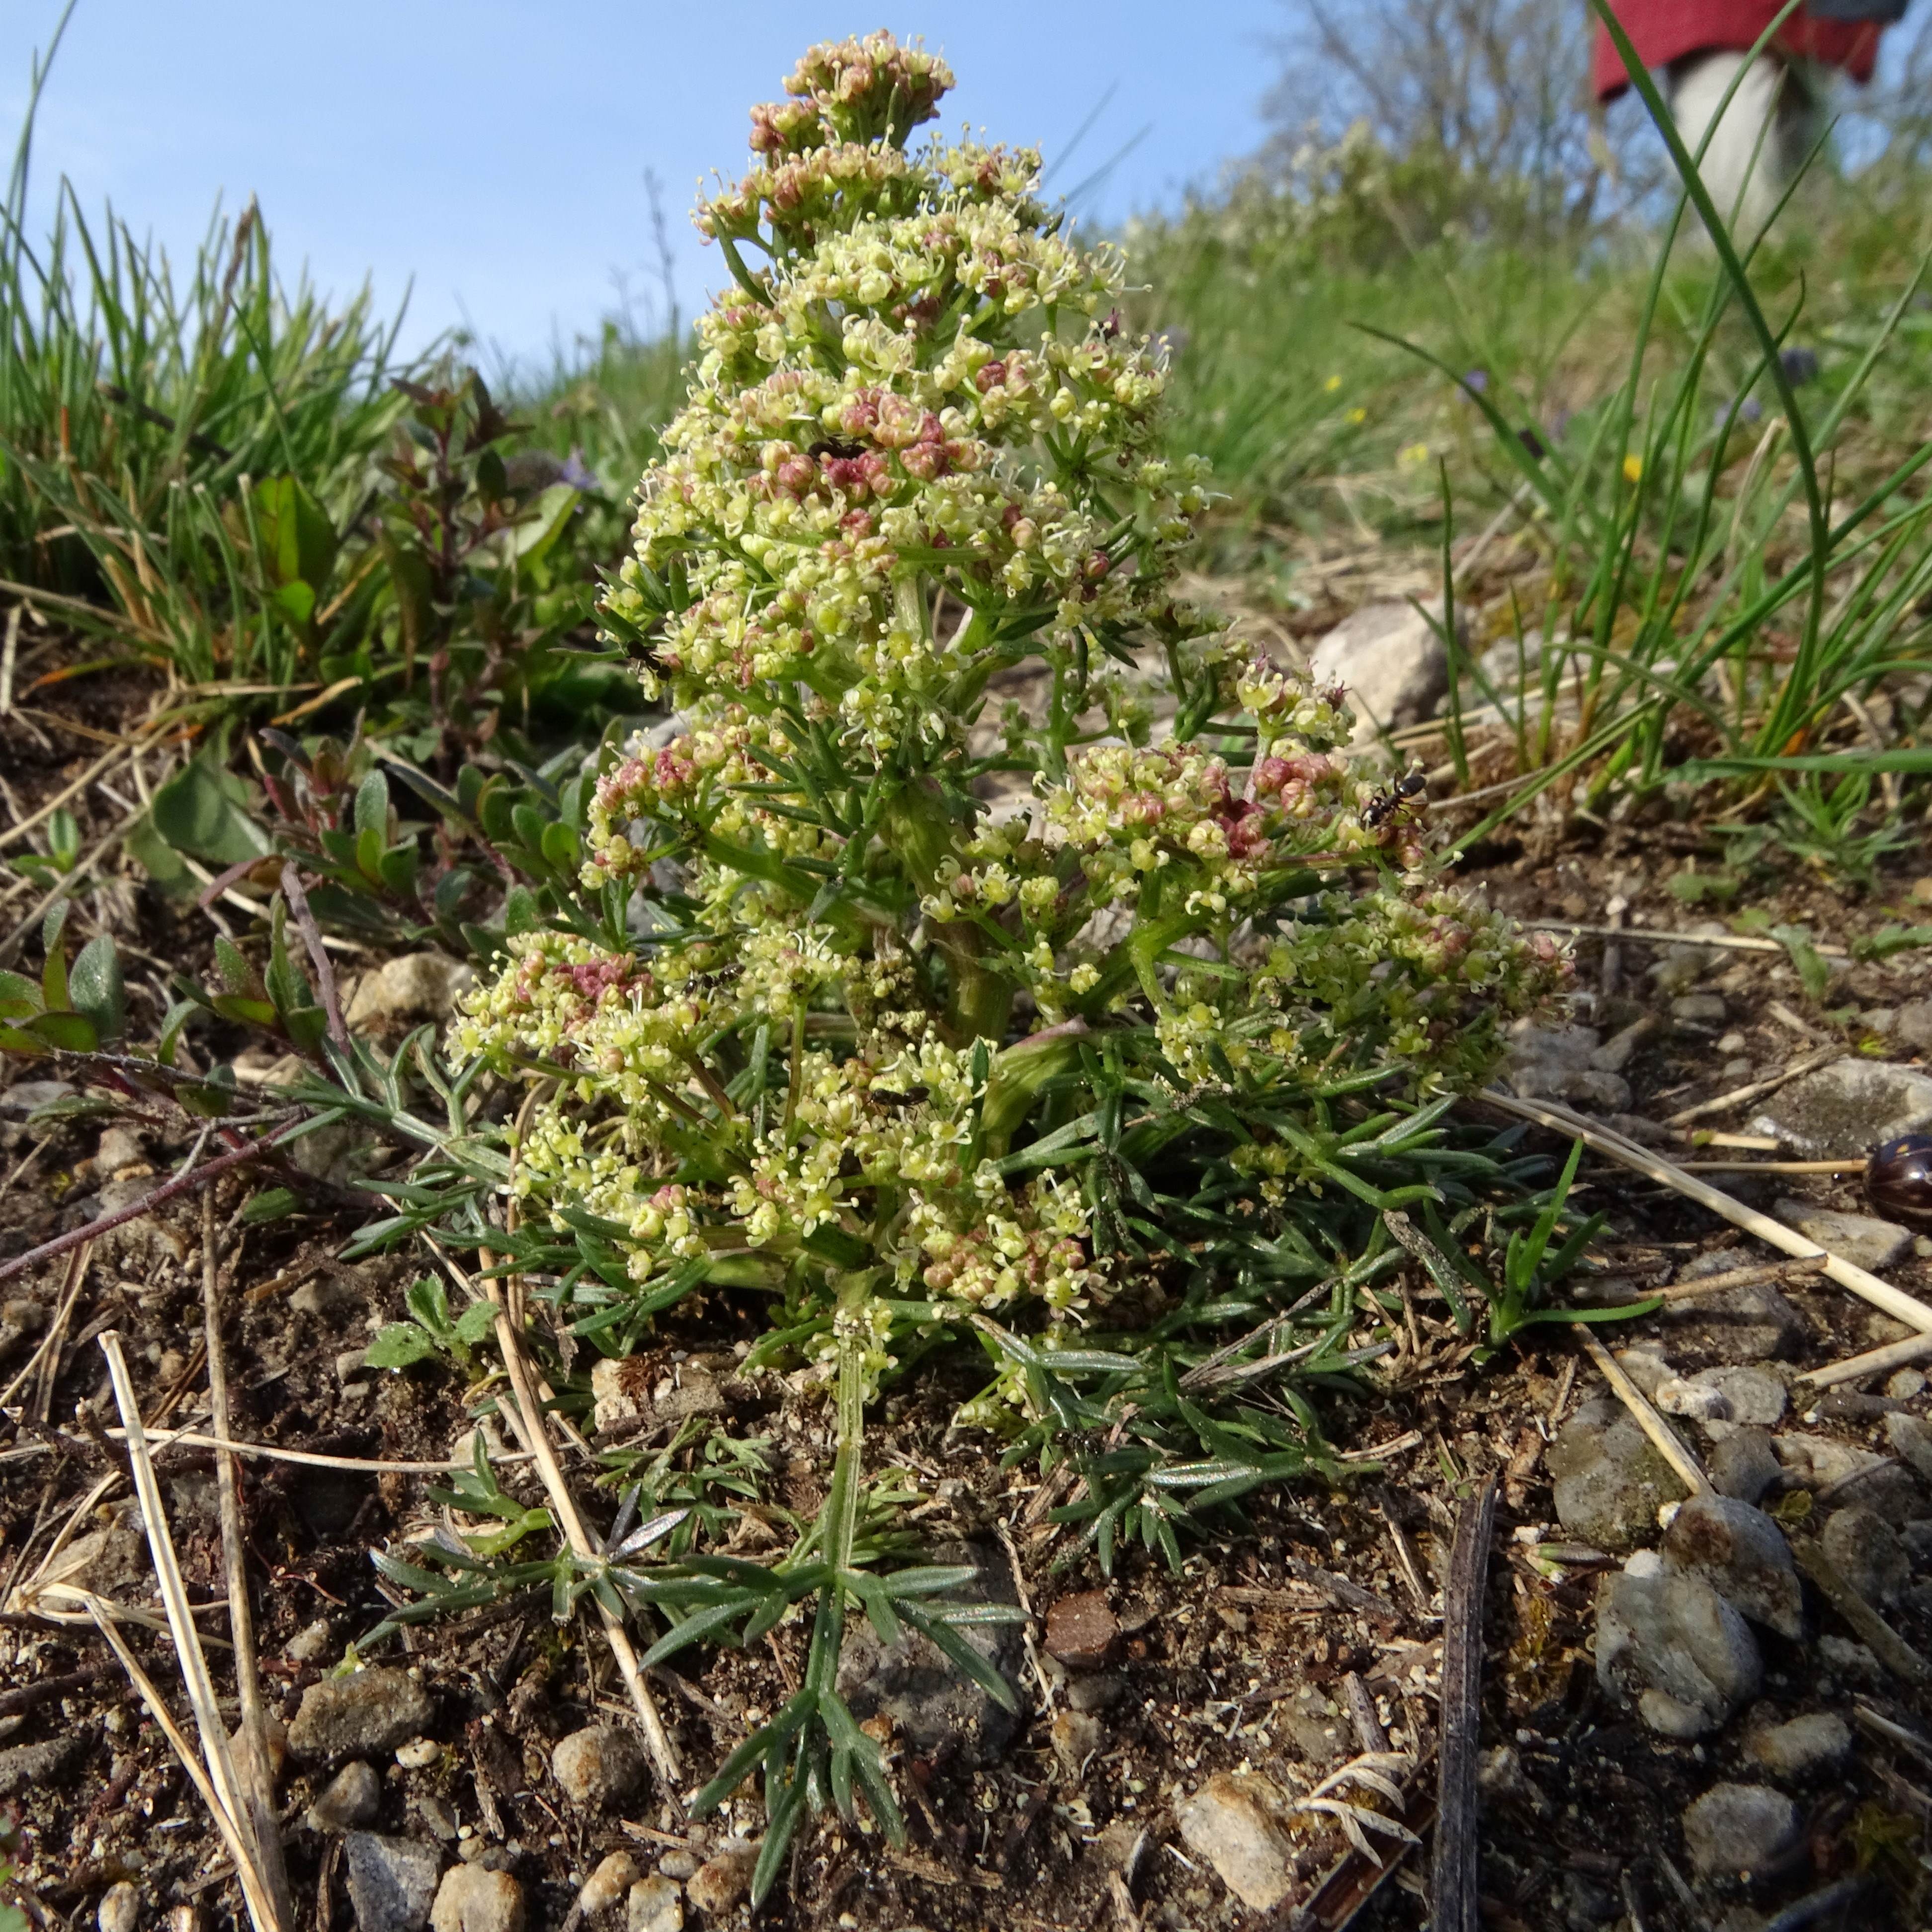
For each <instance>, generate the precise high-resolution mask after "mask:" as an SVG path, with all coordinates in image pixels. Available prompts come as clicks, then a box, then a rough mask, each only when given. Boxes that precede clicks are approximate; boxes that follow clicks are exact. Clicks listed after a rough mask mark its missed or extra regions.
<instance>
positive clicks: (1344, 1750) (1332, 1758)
mask: <svg viewBox="0 0 1932 1932" xmlns="http://www.w3.org/2000/svg"><path fill="white" fill-rule="evenodd" d="M1271 1723H1272V1724H1273V1726H1274V1728H1275V1729H1277V1730H1279V1731H1280V1732H1281V1733H1283V1734H1284V1735H1285V1736H1286V1739H1287V1740H1288V1742H1289V1743H1290V1744H1292V1745H1293V1746H1294V1747H1295V1750H1296V1751H1298V1752H1299V1753H1300V1754H1301V1757H1303V1759H1304V1760H1305V1761H1306V1762H1307V1763H1308V1764H1309V1765H1310V1766H1313V1769H1315V1770H1316V1771H1318V1772H1322V1771H1326V1770H1327V1769H1328V1767H1329V1766H1331V1765H1334V1764H1340V1763H1341V1761H1342V1760H1343V1759H1344V1758H1345V1757H1354V1756H1355V1730H1354V1727H1353V1726H1352V1724H1350V1723H1349V1720H1348V1718H1347V1717H1346V1715H1344V1714H1343V1711H1342V1709H1341V1707H1340V1706H1339V1705H1338V1704H1337V1703H1336V1702H1335V1700H1334V1699H1333V1698H1332V1697H1325V1696H1324V1695H1323V1694H1322V1691H1321V1690H1320V1688H1319V1687H1318V1686H1317V1685H1313V1684H1304V1685H1302V1686H1301V1688H1300V1689H1299V1690H1298V1691H1296V1692H1295V1694H1294V1695H1293V1696H1292V1697H1286V1698H1284V1699H1283V1700H1282V1701H1281V1703H1279V1704H1277V1705H1276V1706H1275V1707H1274V1716H1273V1718H1272V1719H1271Z"/></svg>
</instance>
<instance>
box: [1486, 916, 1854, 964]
mask: <svg viewBox="0 0 1932 1932" xmlns="http://www.w3.org/2000/svg"><path fill="white" fill-rule="evenodd" d="M1523 924H1524V925H1525V926H1527V927H1528V928H1529V930H1530V931H1531V932H1567V933H1568V934H1570V935H1571V936H1572V937H1573V938H1577V939H1635V940H1640V941H1642V942H1643V944H1645V945H1646V946H1715V947H1721V948H1722V949H1723V950H1724V951H1725V952H1727V953H1782V952H1784V950H1785V948H1784V947H1783V946H1782V945H1781V944H1779V943H1778V941H1776V940H1775V939H1757V938H1753V937H1752V936H1751V935H1749V934H1748V933H1742V932H1663V931H1661V930H1659V929H1657V928H1655V927H1653V926H1577V925H1574V924H1573V923H1572V922H1571V921H1570V920H1568V919H1525V920H1524V921H1523ZM1811 950H1812V951H1813V952H1814V953H1817V954H1819V955H1820V956H1821V957H1823V958H1824V959H1849V958H1850V957H1851V955H1850V954H1849V953H1847V952H1846V950H1845V949H1844V947H1842V946H1832V945H1830V944H1827V943H1826V941H1823V940H1814V941H1812V944H1811Z"/></svg>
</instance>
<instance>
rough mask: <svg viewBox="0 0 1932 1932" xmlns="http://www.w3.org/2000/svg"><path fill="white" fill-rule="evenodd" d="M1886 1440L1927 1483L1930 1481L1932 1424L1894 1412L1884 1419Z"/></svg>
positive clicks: (1914, 1416)
mask: <svg viewBox="0 0 1932 1932" xmlns="http://www.w3.org/2000/svg"><path fill="white" fill-rule="evenodd" d="M1885 1439H1886V1441H1887V1442H1889V1443H1890V1444H1891V1446H1892V1448H1894V1449H1895V1450H1896V1451H1897V1452H1898V1454H1900V1455H1901V1456H1903V1457H1904V1458H1905V1460H1906V1461H1907V1462H1908V1463H1910V1464H1911V1465H1912V1467H1913V1468H1914V1469H1916V1470H1917V1471H1918V1473H1919V1474H1920V1475H1921V1476H1923V1477H1924V1478H1926V1480H1927V1481H1932V1422H1927V1421H1926V1420H1925V1418H1924V1417H1923V1416H1922V1415H1900V1413H1898V1412H1896V1411H1894V1412H1893V1413H1892V1414H1891V1415H1888V1416H1887V1417H1886V1418H1885Z"/></svg>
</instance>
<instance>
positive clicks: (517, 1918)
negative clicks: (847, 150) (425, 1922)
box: [429, 1864, 523, 1932]
mask: <svg viewBox="0 0 1932 1932" xmlns="http://www.w3.org/2000/svg"><path fill="white" fill-rule="evenodd" d="M429 1923H430V1932H523V1887H522V1886H521V1885H519V1884H518V1883H517V1881H516V1880H515V1879H514V1878H512V1877H511V1876H510V1874H509V1873H508V1872H501V1871H491V1870H490V1869H489V1868H488V1867H487V1866H484V1865H481V1864H473V1865H472V1864H458V1865H452V1866H451V1867H450V1868H449V1870H447V1871H446V1872H445V1873H443V1882H442V1884H440V1885H438V1886H437V1891H436V1903H435V1904H434V1905H433V1906H431V1908H430V1915H429Z"/></svg>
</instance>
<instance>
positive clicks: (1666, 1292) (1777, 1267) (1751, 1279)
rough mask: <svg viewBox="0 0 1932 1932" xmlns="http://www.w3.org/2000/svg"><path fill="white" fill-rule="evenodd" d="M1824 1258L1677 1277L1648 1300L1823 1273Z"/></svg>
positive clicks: (1674, 1298)
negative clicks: (1679, 1278) (1683, 1277)
mask: <svg viewBox="0 0 1932 1932" xmlns="http://www.w3.org/2000/svg"><path fill="white" fill-rule="evenodd" d="M1824 1272H1825V1263H1824V1259H1823V1256H1816V1257H1814V1258H1811V1259H1805V1258H1802V1257H1801V1258H1799V1259H1796V1260H1794V1261H1788V1262H1760V1263H1759V1264H1757V1265H1754V1266H1753V1267H1751V1268H1726V1269H1725V1270H1724V1272H1723V1273H1722V1274H1702V1275H1699V1276H1698V1277H1697V1278H1696V1279H1695V1280H1692V1281H1673V1283H1671V1284H1670V1286H1669V1287H1668V1288H1653V1289H1651V1290H1650V1292H1649V1293H1648V1294H1647V1295H1645V1296H1644V1300H1645V1301H1691V1300H1693V1299H1694V1298H1695V1297H1697V1296H1698V1295H1715V1294H1721V1293H1722V1292H1724V1290H1725V1289H1731V1288H1763V1287H1765V1286H1769V1284H1771V1283H1774V1282H1781V1281H1797V1280H1802V1279H1804V1277H1806V1276H1808V1275H1814V1274H1823V1273H1824Z"/></svg>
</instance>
